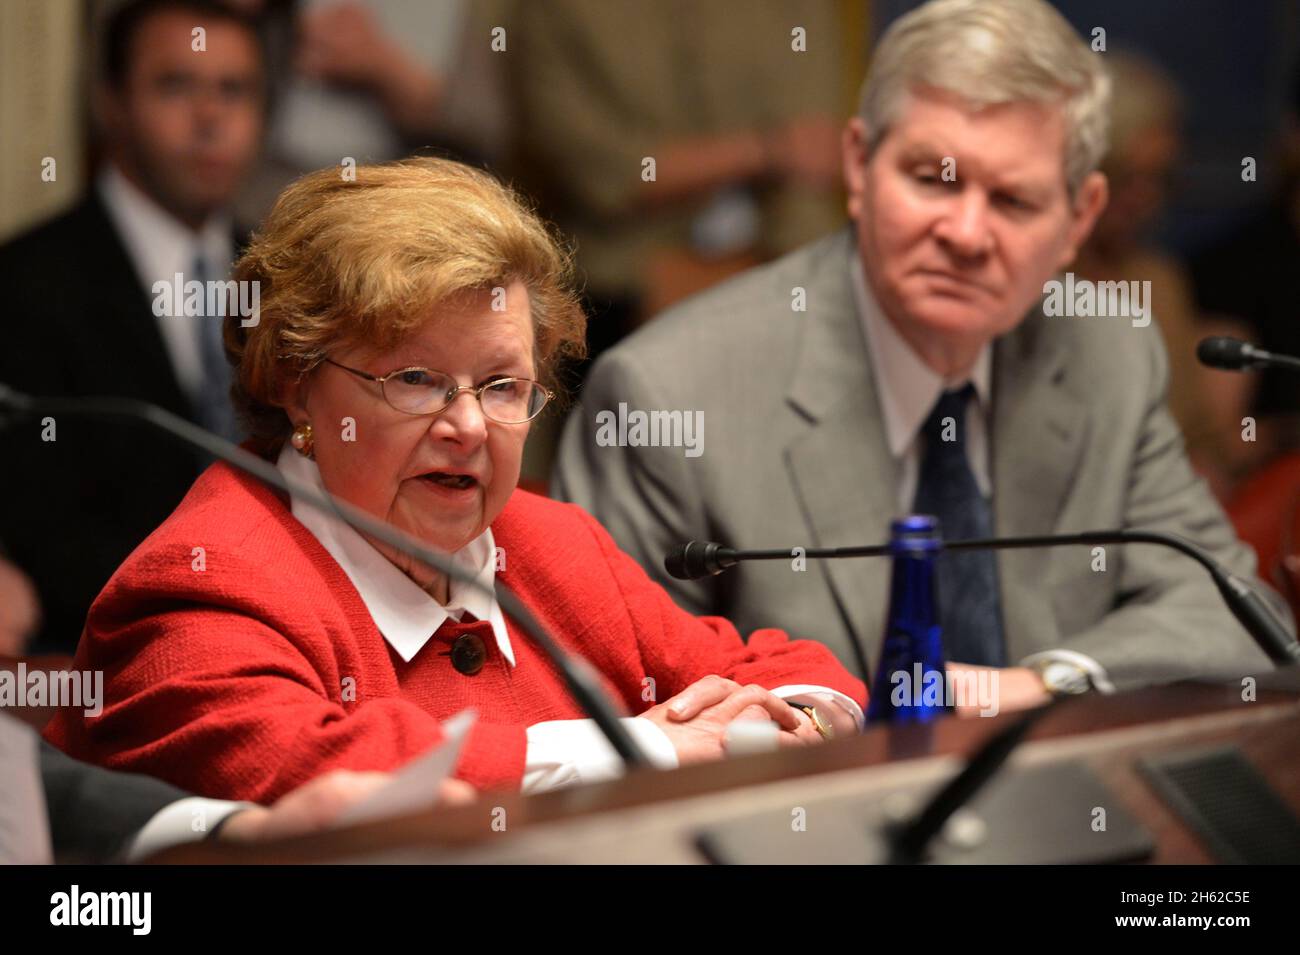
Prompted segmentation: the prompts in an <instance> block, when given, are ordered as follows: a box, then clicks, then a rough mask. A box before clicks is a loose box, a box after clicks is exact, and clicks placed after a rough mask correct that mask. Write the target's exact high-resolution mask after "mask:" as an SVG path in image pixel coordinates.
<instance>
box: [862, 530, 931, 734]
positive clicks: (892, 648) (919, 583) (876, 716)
mask: <svg viewBox="0 0 1300 955" xmlns="http://www.w3.org/2000/svg"><path fill="white" fill-rule="evenodd" d="M942 549H943V543H942V540H941V538H940V535H939V519H938V518H937V517H931V516H929V515H927V514H913V515H911V516H909V517H902V518H899V519H898V520H896V521H894V522H893V524H891V525H890V535H889V550H890V553H891V554H892V556H893V561H894V568H893V575H892V579H891V582H890V587H889V616H888V617H887V618H886V619H885V633H884V636H883V638H882V645H881V650H880V662H879V663H878V664H877V666H876V677H875V680H874V681H873V682H872V686H871V700H870V703H869V704H868V706H867V720H868V722H873V723H928V722H929V721H931V720H933V719H936V718H938V717H939V716H941V715H943V713H944V712H945V709H946V707H945V698H946V696H947V693H946V692H945V690H946V681H945V678H944V655H943V630H942V628H941V627H940V625H939V604H938V601H937V598H936V595H935V590H934V568H935V563H936V559H937V558H938V556H939V552H940V551H941V550H942Z"/></svg>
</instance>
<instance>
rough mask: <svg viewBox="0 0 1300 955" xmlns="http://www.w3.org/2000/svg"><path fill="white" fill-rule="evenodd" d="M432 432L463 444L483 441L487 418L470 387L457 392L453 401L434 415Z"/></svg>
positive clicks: (485, 435)
mask: <svg viewBox="0 0 1300 955" xmlns="http://www.w3.org/2000/svg"><path fill="white" fill-rule="evenodd" d="M430 432H431V433H432V434H434V435H435V436H437V437H441V438H445V439H448V440H455V441H459V442H461V443H462V444H471V445H472V444H477V443H480V442H482V441H483V440H484V439H485V438H486V437H487V418H486V417H485V416H484V415H483V406H482V405H481V404H479V400H478V398H477V397H475V395H474V392H473V391H471V390H469V389H468V388H462V389H461V390H460V391H458V392H456V394H455V396H453V397H452V399H451V403H450V404H448V405H447V407H446V408H444V409H443V410H442V411H440V412H438V414H436V415H434V418H433V425H432V427H431V428H430Z"/></svg>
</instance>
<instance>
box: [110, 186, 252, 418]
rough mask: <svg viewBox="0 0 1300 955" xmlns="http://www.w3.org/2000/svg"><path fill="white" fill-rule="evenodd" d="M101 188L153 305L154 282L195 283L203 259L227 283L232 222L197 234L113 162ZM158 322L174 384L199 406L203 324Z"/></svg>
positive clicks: (217, 220) (219, 218)
mask: <svg viewBox="0 0 1300 955" xmlns="http://www.w3.org/2000/svg"><path fill="white" fill-rule="evenodd" d="M97 188H98V189H99V194H100V197H101V198H102V199H103V200H104V205H105V207H106V208H107V210H108V217H109V219H110V220H111V221H112V223H113V225H114V227H115V228H116V229H117V234H118V236H120V237H121V239H122V244H123V245H124V246H126V251H127V255H128V257H129V258H130V260H131V264H132V265H133V266H134V267H135V272H136V275H137V276H138V277H139V279H140V283H141V284H142V285H143V286H144V289H145V291H146V292H147V293H148V294H149V296H150V301H152V300H153V297H154V291H153V287H154V283H155V282H166V283H167V287H168V288H171V287H172V285H173V283H174V282H175V281H176V276H177V274H178V273H179V274H180V275H182V276H184V279H185V281H190V280H191V279H193V278H195V276H194V274H193V273H194V261H195V259H197V258H198V257H199V256H200V255H201V256H202V257H203V261H204V263H205V264H206V267H207V272H208V274H207V276H206V278H207V279H208V280H210V281H217V280H225V279H226V278H227V277H228V276H229V275H230V266H231V263H232V261H233V259H234V252H235V249H234V240H233V238H232V233H233V229H232V225H231V220H230V217H229V216H227V215H215V216H212V217H210V218H209V219H208V221H207V222H206V223H204V225H203V228H202V229H200V230H199V231H198V232H195V231H194V230H193V229H191V228H190V227H189V226H187V225H185V224H184V223H183V222H180V221H179V220H177V219H176V218H175V217H173V216H172V214H171V213H169V212H167V211H166V210H165V209H163V208H162V206H160V205H158V203H156V202H154V201H153V199H151V198H149V197H148V196H147V195H145V194H144V193H143V192H141V191H140V189H139V188H137V187H136V185H135V184H134V183H132V182H131V181H130V180H129V179H127V178H126V176H124V175H123V174H122V172H121V170H119V169H118V168H117V166H115V165H113V163H111V162H110V163H106V164H105V166H104V168H103V170H102V171H101V172H100V174H99V176H98V177H97ZM170 300H171V295H170V294H169V295H168V301H170ZM165 311H170V309H167V310H165ZM155 320H156V321H157V322H158V331H159V332H160V333H161V334H162V339H163V343H164V344H165V345H166V348H167V356H168V358H170V359H171V364H172V368H173V369H174V370H175V372H176V380H177V381H178V382H179V383H180V386H181V389H182V390H183V391H184V392H185V394H186V395H187V396H188V397H189V399H190V400H191V401H192V402H197V401H198V400H199V394H200V390H201V389H202V386H203V358H202V351H201V345H200V336H201V333H202V327H201V325H200V324H199V323H200V321H202V320H201V319H196V318H193V317H186V316H183V315H177V316H172V315H168V314H163V315H160V316H157V317H156V319H155Z"/></svg>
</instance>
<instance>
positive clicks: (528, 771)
mask: <svg viewBox="0 0 1300 955" xmlns="http://www.w3.org/2000/svg"><path fill="white" fill-rule="evenodd" d="M276 467H277V468H279V470H280V473H281V474H284V475H285V476H286V477H288V478H289V479H290V480H295V481H300V482H303V483H306V484H308V485H311V486H313V487H315V488H317V489H318V490H322V491H323V490H325V486H324V483H323V481H322V480H321V476H320V469H319V468H318V467H317V466H316V463H315V462H314V461H312V460H310V459H309V458H305V457H303V456H302V455H300V454H298V453H297V452H296V451H294V450H293V448H292V447H290V446H289V445H287V444H286V445H285V447H284V449H283V450H282V451H281V452H280V457H279V459H278V460H277V461H276ZM290 506H291V509H292V511H293V516H294V517H295V518H297V519H298V521H299V522H300V523H301V524H302V525H303V526H304V527H306V528H307V530H308V531H310V532H311V533H312V535H313V536H314V537H315V538H316V539H317V540H318V541H320V543H321V546H322V547H324V548H325V550H326V551H328V552H329V554H330V556H331V557H333V558H334V560H335V561H337V562H338V564H339V566H340V567H342V568H343V572H344V573H345V574H347V576H348V579H349V580H351V581H352V584H353V586H355V587H356V588H357V593H358V594H359V595H360V597H361V601H362V603H364V604H365V605H366V609H367V611H369V613H370V617H371V619H372V620H374V622H375V626H376V627H377V628H378V630H379V632H380V633H381V634H382V635H383V637H384V639H385V640H387V641H388V643H389V645H391V646H392V647H393V649H394V650H395V651H397V653H398V654H399V655H400V656H401V657H402V659H404V660H407V661H409V660H410V659H412V658H413V657H414V656H415V654H416V653H418V652H419V651H420V648H421V647H422V646H424V644H425V643H426V642H427V641H429V640H430V639H432V637H433V634H434V632H435V631H436V630H437V629H438V627H439V626H441V625H442V623H443V622H444V621H445V620H446V619H447V618H448V617H452V618H454V619H456V620H458V621H459V620H460V619H461V616H462V615H463V614H464V613H465V612H469V613H471V614H473V615H474V616H475V617H476V618H478V619H479V620H488V621H490V622H491V624H492V631H493V634H494V635H495V636H496V640H497V646H498V647H499V648H500V650H501V654H502V656H504V657H505V658H506V659H507V660H508V661H509V662H510V665H511V666H514V665H515V656H514V650H513V649H512V648H511V645H510V634H509V632H508V631H507V629H506V625H505V619H504V618H503V617H502V614H501V608H500V606H499V605H498V604H497V601H496V598H495V597H488V596H487V595H486V594H480V593H478V592H477V591H475V590H474V589H473V588H471V587H469V586H467V585H464V584H461V583H459V582H457V581H452V582H451V583H450V586H449V590H450V595H451V599H450V601H449V603H448V606H446V607H444V606H442V605H441V604H439V603H438V601H436V600H435V599H434V598H433V597H431V596H430V595H429V594H428V593H427V592H425V591H424V590H423V589H422V588H420V587H419V586H418V585H417V584H416V583H415V582H414V581H412V580H411V579H410V578H409V577H407V576H406V575H405V574H404V573H402V572H401V571H400V570H398V569H397V567H396V566H395V565H393V564H392V563H391V562H390V561H389V560H388V559H387V558H386V557H384V556H383V555H382V554H380V553H379V551H377V550H376V549H375V548H374V547H373V546H372V545H371V544H370V543H369V542H368V541H367V540H366V539H365V538H364V537H362V536H361V535H360V534H359V533H358V532H357V531H355V530H353V529H352V528H351V527H349V526H348V525H347V524H344V523H343V522H342V521H339V520H336V519H334V518H332V517H327V516H326V515H324V514H322V513H321V512H320V511H318V510H317V509H315V508H313V507H312V506H311V505H309V504H307V503H306V502H305V501H303V500H302V499H301V498H298V497H295V496H293V495H291V496H290ZM451 557H452V559H453V560H455V561H457V562H458V563H460V564H461V565H462V566H464V567H465V568H466V569H467V570H469V571H471V572H472V573H474V574H475V575H476V576H477V579H478V581H479V582H480V583H482V584H485V585H486V586H488V587H491V586H492V584H493V582H494V581H495V579H496V544H495V542H494V540H493V538H492V529H491V528H490V527H489V528H488V529H487V530H485V531H484V532H483V533H482V535H480V536H479V537H478V538H476V539H475V540H473V541H471V542H470V543H469V544H468V545H466V546H465V547H464V548H462V549H461V550H459V551H457V552H456V553H455V554H453V555H451ZM772 692H773V693H775V694H776V695H777V696H780V697H782V698H783V699H795V698H800V699H804V698H808V699H810V700H812V701H813V702H817V701H819V700H826V699H832V700H834V701H836V702H837V703H839V704H840V705H841V706H842V707H844V708H845V709H847V710H848V711H849V712H850V713H851V714H853V716H854V718H855V719H856V720H857V722H858V725H859V726H862V724H863V714H862V708H861V707H860V706H858V704H857V703H856V702H854V700H853V699H851V698H850V697H848V696H846V695H845V694H843V693H840V692H838V691H837V690H832V689H830V688H828V687H822V686H811V685H789V686H783V687H778V688H777V689H775V690H773V691H772ZM622 722H623V725H624V726H625V727H626V728H627V729H628V732H630V733H631V734H632V736H633V738H634V739H635V741H636V742H637V743H638V744H639V745H640V746H641V748H642V749H643V750H645V752H646V754H647V755H648V756H649V757H650V759H651V761H652V762H653V763H654V764H655V765H656V766H658V767H660V768H661V769H674V768H676V766H677V751H676V750H675V749H674V747H673V744H672V742H671V741H670V740H669V739H668V737H667V735H666V734H665V733H664V732H663V730H661V729H660V728H659V727H658V726H657V725H655V724H654V723H653V722H651V721H650V720H647V719H642V718H641V717H625V718H624V719H623V720H622ZM527 737H528V749H527V754H526V756H525V759H524V779H523V791H524V792H542V791H545V790H548V789H554V788H556V787H558V786H565V785H570V784H573V783H578V782H594V781H597V780H601V779H610V778H613V777H615V776H618V775H619V774H620V773H621V772H622V766H623V763H622V760H621V759H620V758H619V757H618V754H617V753H616V752H615V751H614V749H613V747H612V746H610V744H609V742H608V741H607V740H606V739H605V737H604V735H603V734H602V733H601V732H600V729H599V728H598V727H597V726H596V723H595V721H594V720H549V721H546V722H542V723H534V724H533V725H532V726H529V727H528V728H527Z"/></svg>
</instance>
